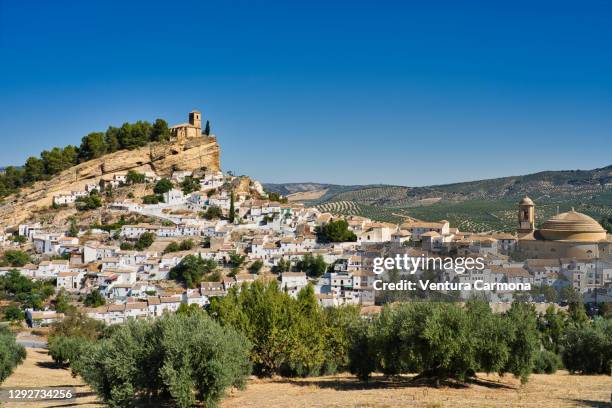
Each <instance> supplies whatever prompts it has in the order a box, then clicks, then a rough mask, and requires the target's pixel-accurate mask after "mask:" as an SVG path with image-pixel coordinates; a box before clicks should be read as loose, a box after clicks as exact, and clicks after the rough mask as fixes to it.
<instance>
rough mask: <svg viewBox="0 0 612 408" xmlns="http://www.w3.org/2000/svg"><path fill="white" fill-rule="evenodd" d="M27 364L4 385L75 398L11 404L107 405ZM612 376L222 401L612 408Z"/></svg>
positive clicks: (386, 384)
mask: <svg viewBox="0 0 612 408" xmlns="http://www.w3.org/2000/svg"><path fill="white" fill-rule="evenodd" d="M27 352H28V355H27V358H26V360H25V361H24V363H23V364H22V365H20V366H19V367H17V369H16V370H15V372H14V373H13V374H12V375H11V376H10V377H9V378H8V379H7V380H6V381H5V382H4V383H3V384H2V388H3V389H7V388H16V387H43V386H44V387H53V386H55V387H58V386H70V387H75V389H76V392H77V396H78V397H77V399H76V400H69V401H59V400H55V401H44V402H38V403H24V402H14V403H4V404H2V407H9V408H26V407H28V408H29V407H32V408H42V407H45V408H52V407H53V408H61V407H79V408H94V407H102V406H103V405H102V404H99V403H97V402H96V396H95V394H94V393H93V392H92V391H91V389H90V388H89V387H88V386H86V385H85V384H84V383H83V381H82V380H81V379H80V378H78V377H77V378H73V377H72V376H71V375H70V370H65V369H59V368H55V366H54V365H53V363H52V361H51V358H50V357H49V356H48V355H47V352H46V350H44V349H27ZM611 394H612V377H609V376H575V375H569V374H568V373H567V372H564V371H561V372H558V373H557V374H555V375H543V374H542V375H532V376H531V378H530V381H529V383H528V384H527V385H525V386H521V385H520V383H519V382H518V381H517V380H515V379H514V378H512V377H504V378H502V379H500V378H499V377H498V376H496V375H491V376H486V375H479V380H478V381H477V382H476V383H474V384H470V385H468V386H461V387H460V386H443V387H440V388H433V387H428V386H415V385H414V384H413V383H411V382H410V377H402V379H400V380H395V381H393V382H391V381H387V380H385V379H383V378H382V377H381V376H375V377H373V379H372V381H371V382H370V384H369V385H364V384H362V383H360V382H358V381H356V380H355V379H354V377H351V376H349V375H340V376H328V377H316V378H306V379H287V378H274V379H265V380H260V379H254V378H252V379H251V380H249V382H248V385H247V388H246V390H242V391H240V390H232V391H231V392H230V393H229V396H228V397H227V398H225V400H224V401H223V402H222V403H221V407H222V408H249V407H286V408H299V407H309V408H310V407H347V408H348V407H350V408H391V407H423V408H443V407H444V408H447V407H448V408H451V407H452V408H456V407H466V408H467V407H529V408H534V407H538V408H540V407H542V408H547V407H550V408H557V407H591V408H595V407H601V408H603V407H607V408H612V404H611V403H610V401H611V400H610V398H611Z"/></svg>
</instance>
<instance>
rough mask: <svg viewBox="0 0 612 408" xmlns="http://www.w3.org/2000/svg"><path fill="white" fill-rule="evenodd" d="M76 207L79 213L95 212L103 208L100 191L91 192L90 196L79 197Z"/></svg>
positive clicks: (75, 203)
mask: <svg viewBox="0 0 612 408" xmlns="http://www.w3.org/2000/svg"><path fill="white" fill-rule="evenodd" d="M74 206H75V207H76V209H77V210H78V211H88V210H95V209H96V208H100V207H102V197H100V193H99V192H98V190H95V189H94V190H91V192H90V193H89V195H88V196H85V197H79V198H77V199H76V201H75V202H74Z"/></svg>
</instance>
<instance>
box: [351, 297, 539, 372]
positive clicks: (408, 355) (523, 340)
mask: <svg viewBox="0 0 612 408" xmlns="http://www.w3.org/2000/svg"><path fill="white" fill-rule="evenodd" d="M513 308H514V310H513V309H511V310H510V311H509V312H508V313H507V314H506V315H504V316H501V315H494V314H493V313H492V312H491V310H490V308H489V306H488V305H487V304H486V303H482V302H475V301H472V302H468V304H467V306H466V307H465V308H462V307H461V306H458V305H456V304H453V303H441V302H435V303H434V302H412V303H403V304H397V305H394V306H392V307H391V306H387V307H385V308H384V309H383V311H382V312H381V314H380V315H379V316H377V317H375V318H373V319H372V320H371V321H365V322H362V323H360V324H358V325H356V326H353V327H351V328H350V329H349V337H350V339H351V344H350V348H349V356H350V369H351V372H352V373H354V374H356V375H357V376H358V377H359V378H360V379H361V380H367V379H368V378H369V376H370V373H372V372H373V371H376V370H380V371H381V372H383V373H384V374H386V375H399V374H402V373H410V372H417V373H419V374H420V376H422V377H426V378H430V379H433V380H435V381H436V382H439V381H440V380H445V379H447V378H453V379H457V380H460V381H465V380H466V379H467V378H468V377H470V376H473V375H474V373H475V372H477V371H485V372H498V373H500V374H502V373H504V372H510V373H512V374H514V375H515V376H516V377H520V378H521V381H523V382H525V381H526V380H527V377H528V375H529V373H530V372H531V369H532V364H533V359H534V357H535V352H536V350H537V347H538V342H537V333H536V329H535V314H529V313H530V312H529V310H526V309H524V308H522V307H521V306H513Z"/></svg>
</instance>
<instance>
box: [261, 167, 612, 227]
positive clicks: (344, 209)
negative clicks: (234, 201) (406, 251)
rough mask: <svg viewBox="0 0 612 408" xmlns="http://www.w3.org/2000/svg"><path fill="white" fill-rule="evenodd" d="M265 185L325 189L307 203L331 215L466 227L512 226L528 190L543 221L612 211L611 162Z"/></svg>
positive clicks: (285, 190)
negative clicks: (481, 175) (440, 178)
mask: <svg viewBox="0 0 612 408" xmlns="http://www.w3.org/2000/svg"><path fill="white" fill-rule="evenodd" d="M265 188H266V189H267V190H268V191H276V192H279V193H281V194H295V193H298V192H303V191H317V190H325V194H323V195H321V196H320V197H319V198H318V199H316V200H308V201H304V203H306V204H307V205H310V206H316V207H317V208H319V209H321V210H323V211H327V212H330V213H332V214H338V215H361V216H365V217H368V218H373V219H375V220H380V221H389V222H401V221H403V220H405V219H406V218H407V217H413V218H417V219H423V220H427V221H435V220H441V219H447V220H449V221H450V222H451V225H452V226H454V227H459V228H461V229H462V230H465V231H488V230H493V229H495V230H508V231H510V230H513V229H514V228H515V224H516V203H517V202H518V200H520V198H522V197H523V196H525V195H529V196H530V197H531V198H533V199H534V200H535V202H536V204H537V207H536V208H537V214H536V215H537V219H538V222H539V223H541V222H543V221H544V220H546V219H547V218H549V217H550V216H552V215H554V214H556V212H557V211H568V210H569V209H571V207H575V208H576V210H578V211H581V212H584V213H586V214H588V215H590V216H592V217H594V218H595V219H597V220H602V219H603V218H606V217H610V216H612V209H611V207H612V166H607V167H604V168H600V169H594V170H568V171H545V172H540V173H534V174H529V175H524V176H512V177H503V178H496V179H487V180H478V181H469V182H464V183H454V184H445V185H438V186H426V187H405V186H388V185H354V186H341V185H333V184H320V183H290V184H266V185H265Z"/></svg>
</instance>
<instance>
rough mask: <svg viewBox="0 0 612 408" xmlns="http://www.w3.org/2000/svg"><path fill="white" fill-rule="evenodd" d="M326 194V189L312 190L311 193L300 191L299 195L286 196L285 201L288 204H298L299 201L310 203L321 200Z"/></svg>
mask: <svg viewBox="0 0 612 408" xmlns="http://www.w3.org/2000/svg"><path fill="white" fill-rule="evenodd" d="M325 193H327V189H323V190H312V191H301V192H299V193H293V194H289V195H288V196H287V200H289V201H290V202H296V201H297V202H299V201H310V200H316V199H318V198H321V197H323V196H324V195H325Z"/></svg>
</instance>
